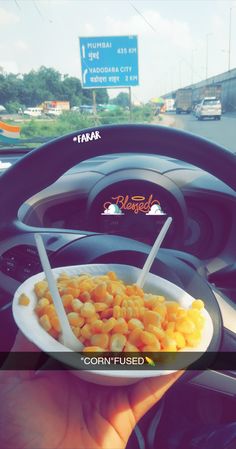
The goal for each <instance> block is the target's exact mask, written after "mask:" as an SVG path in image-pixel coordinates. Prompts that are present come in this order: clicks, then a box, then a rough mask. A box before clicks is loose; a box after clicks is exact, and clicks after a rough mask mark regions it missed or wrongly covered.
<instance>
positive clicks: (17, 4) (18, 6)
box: [14, 0, 21, 11]
mask: <svg viewBox="0 0 236 449" xmlns="http://www.w3.org/2000/svg"><path fill="white" fill-rule="evenodd" d="M14 1H15V4H16V6H17V8H18V9H19V10H20V11H21V6H20V5H19V3H18V2H17V0H14Z"/></svg>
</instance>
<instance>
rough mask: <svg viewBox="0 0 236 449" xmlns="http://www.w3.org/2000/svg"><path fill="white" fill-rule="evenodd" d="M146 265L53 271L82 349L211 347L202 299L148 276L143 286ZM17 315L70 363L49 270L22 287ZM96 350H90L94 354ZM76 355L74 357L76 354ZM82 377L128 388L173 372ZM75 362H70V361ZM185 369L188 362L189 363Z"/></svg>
mask: <svg viewBox="0 0 236 449" xmlns="http://www.w3.org/2000/svg"><path fill="white" fill-rule="evenodd" d="M140 271H141V270H140V269H139V268H136V267H133V266H128V265H121V264H109V265H108V264H90V265H78V266H67V267H60V268H54V269H53V273H54V276H55V279H56V281H57V286H58V290H59V293H60V296H61V300H62V303H63V306H64V308H65V311H66V314H67V317H68V321H69V323H70V326H71V328H72V330H73V332H74V334H75V335H76V337H77V338H78V339H79V340H80V341H81V343H82V344H83V347H84V348H83V353H85V354H86V355H90V354H91V353H92V354H94V353H100V354H101V353H106V352H109V353H116V354H117V353H132V354H134V353H135V354H136V353H137V355H138V354H147V353H148V354H150V353H152V352H155V353H162V352H165V353H167V352H172V353H174V352H184V351H188V352H192V351H193V352H194V353H195V354H196V358H197V357H198V354H202V353H203V352H205V351H206V350H207V348H208V346H209V344H210V342H211V339H212V336H213V323H212V320H211V318H210V315H209V313H208V312H207V311H206V309H205V308H204V302H203V301H202V299H198V298H193V297H192V296H191V295H189V294H188V293H187V292H185V291H184V290H182V289H181V288H180V287H178V286H176V285H174V284H173V283H171V282H169V281H167V280H166V279H163V278H161V277H159V276H156V275H154V274H152V273H149V274H148V276H147V279H146V282H145V285H144V288H140V287H138V286H137V285H136V284H135V282H136V281H137V279H138V276H139V274H140ZM13 316H14V319H15V322H16V324H17V326H18V327H19V329H20V330H21V331H22V333H23V334H24V335H25V336H26V337H27V338H28V339H29V340H30V341H32V342H33V343H34V344H35V345H36V346H37V347H38V348H40V349H41V350H42V351H44V352H46V353H50V354H53V356H55V357H56V358H57V359H58V360H60V361H63V353H65V352H67V353H68V352H69V353H70V352H71V353H72V352H73V351H71V350H70V349H68V348H66V347H65V346H64V345H63V344H62V343H61V342H60V322H59V319H58V317H57V313H56V310H55V307H54V304H53V300H52V297H51V293H50V291H49V288H48V284H47V281H46V280H45V275H44V273H39V274H36V275H35V276H32V277H31V278H29V279H27V280H26V281H25V282H24V283H23V284H22V285H21V286H20V287H19V288H18V289H17V291H16V292H15V295H14V299H13ZM89 353H90V354H89ZM73 355H75V354H73ZM71 360H72V361H71V363H70V362H69V363H70V368H71V370H73V372H74V373H75V374H76V375H78V376H79V377H81V378H83V379H85V380H88V381H91V382H94V383H97V384H103V385H127V384H130V383H133V382H136V381H138V380H140V379H142V378H145V377H154V376H159V375H164V374H168V373H169V372H172V371H173V370H171V371H170V370H139V369H132V370H130V369H129V368H127V369H125V370H124V369H122V371H121V370H120V369H119V366H117V365H116V366H115V367H114V369H109V370H105V369H104V370H103V369H102V370H101V369H99V370H96V369H94V368H93V369H92V370H91V369H90V370H89V368H88V369H78V368H79V364H78V366H75V362H74V361H75V357H73V359H71ZM67 363H68V359H67ZM182 368H186V367H184V366H183V367H182Z"/></svg>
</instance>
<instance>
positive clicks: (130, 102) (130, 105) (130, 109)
mask: <svg viewBox="0 0 236 449" xmlns="http://www.w3.org/2000/svg"><path fill="white" fill-rule="evenodd" d="M128 89H129V121H130V122H131V120H132V100H131V87H130V86H129V87H128Z"/></svg>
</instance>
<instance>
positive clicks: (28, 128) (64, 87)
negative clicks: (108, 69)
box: [0, 66, 154, 141]
mask: <svg viewBox="0 0 236 449" xmlns="http://www.w3.org/2000/svg"><path fill="white" fill-rule="evenodd" d="M94 90H95V94H96V103H97V113H96V114H93V113H91V112H92V104H93V93H92V89H83V88H82V85H81V81H80V80H79V79H78V78H76V77H71V76H69V75H67V74H61V73H60V72H58V71H56V70H54V69H53V68H50V67H49V68H48V67H44V66H43V67H40V69H39V70H37V71H35V70H32V71H31V72H29V73H26V74H12V73H9V74H7V73H0V98H1V104H2V105H3V106H4V107H5V108H6V113H7V114H8V118H4V115H2V117H0V120H1V119H2V120H3V121H6V123H9V124H12V125H17V126H20V129H21V132H20V135H21V139H22V140H26V139H30V140H33V139H34V138H35V139H36V138H37V139H39V138H53V137H57V136H60V135H63V134H67V133H70V132H73V131H78V130H80V129H85V128H90V127H94V126H99V125H109V124H113V123H150V122H152V121H153V119H154V110H153V106H151V105H150V104H146V105H139V106H135V105H132V110H131V111H130V110H129V95H128V93H126V92H120V93H119V94H118V95H117V96H116V97H115V98H112V99H111V98H109V95H108V92H107V89H103V88H101V89H94ZM52 100H57V101H68V102H69V103H70V108H72V109H70V111H66V112H63V113H62V114H61V115H59V116H50V117H49V116H47V115H45V114H42V116H40V117H37V118H29V117H27V116H26V115H24V114H22V112H23V111H24V110H25V109H26V108H27V107H40V105H41V104H43V102H45V101H52ZM82 106H86V108H88V109H90V111H89V112H90V113H88V112H84V110H82ZM73 109H74V110H73ZM19 111H21V114H20V115H19V114H18V113H19ZM35 141H36V140H35Z"/></svg>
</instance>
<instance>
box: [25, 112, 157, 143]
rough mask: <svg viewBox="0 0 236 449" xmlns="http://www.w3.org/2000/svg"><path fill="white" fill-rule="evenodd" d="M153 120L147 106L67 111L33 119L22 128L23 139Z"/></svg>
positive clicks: (55, 135)
mask: <svg viewBox="0 0 236 449" xmlns="http://www.w3.org/2000/svg"><path fill="white" fill-rule="evenodd" d="M152 119H153V113H152V109H151V108H150V107H149V106H148V105H147V106H135V107H133V109H132V114H131V118H130V112H129V110H127V109H123V108H117V110H114V111H103V112H99V113H98V114H97V115H96V116H94V115H93V114H85V113H83V114H81V113H79V112H73V111H66V112H63V114H61V115H60V116H58V117H55V118H47V119H42V118H41V119H32V120H30V121H28V122H25V123H24V124H23V125H22V127H21V137H22V138H33V137H49V138H52V137H57V136H62V135H64V134H68V133H71V132H73V131H80V130H81V129H86V128H92V127H94V126H99V125H109V124H116V123H147V122H151V121H152Z"/></svg>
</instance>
